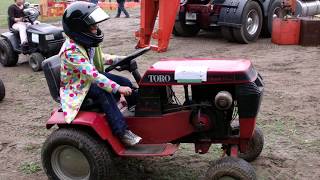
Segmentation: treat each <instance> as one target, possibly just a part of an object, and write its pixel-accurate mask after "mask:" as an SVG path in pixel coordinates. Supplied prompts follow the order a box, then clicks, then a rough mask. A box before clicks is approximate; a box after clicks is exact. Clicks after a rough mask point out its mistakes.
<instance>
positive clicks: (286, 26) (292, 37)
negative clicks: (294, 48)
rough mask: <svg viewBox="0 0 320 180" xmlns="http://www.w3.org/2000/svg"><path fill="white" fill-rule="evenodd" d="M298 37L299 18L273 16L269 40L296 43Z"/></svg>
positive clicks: (289, 43)
mask: <svg viewBox="0 0 320 180" xmlns="http://www.w3.org/2000/svg"><path fill="white" fill-rule="evenodd" d="M299 39H300V19H297V18H289V19H281V18H275V19H273V22H272V38H271V41H272V42H273V43H275V44H281V45H297V44H299Z"/></svg>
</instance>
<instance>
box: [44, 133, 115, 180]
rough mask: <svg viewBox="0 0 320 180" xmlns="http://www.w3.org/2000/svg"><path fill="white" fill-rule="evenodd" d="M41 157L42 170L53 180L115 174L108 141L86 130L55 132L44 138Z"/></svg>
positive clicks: (98, 178) (96, 179)
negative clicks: (103, 140) (105, 142)
mask: <svg viewBox="0 0 320 180" xmlns="http://www.w3.org/2000/svg"><path fill="white" fill-rule="evenodd" d="M41 156H42V165H43V169H44V171H45V172H46V174H47V176H48V178H49V179H51V180H62V179H63V180H74V179H78V180H107V179H112V176H113V173H112V171H113V163H112V160H111V158H110V153H109V151H108V149H107V146H106V144H104V142H102V141H101V140H98V139H96V138H94V137H92V136H91V135H90V134H89V133H87V132H85V131H81V130H77V129H71V128H62V129H58V130H56V131H54V132H53V133H52V134H51V135H50V136H49V137H48V138H47V140H46V141H45V143H44V145H43V147H42V154H41Z"/></svg>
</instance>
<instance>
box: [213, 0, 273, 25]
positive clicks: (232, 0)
mask: <svg viewBox="0 0 320 180" xmlns="http://www.w3.org/2000/svg"><path fill="white" fill-rule="evenodd" d="M249 1H250V0H225V1H224V2H223V3H221V4H220V5H221V6H222V8H221V11H220V15H219V19H218V25H221V26H229V27H234V28H241V26H242V21H241V20H242V16H243V10H244V7H245V6H246V4H247V3H248V2H249ZM255 1H256V2H258V3H259V5H260V7H262V8H261V10H262V13H263V16H267V14H268V13H267V9H268V8H269V2H270V1H271V0H255Z"/></svg>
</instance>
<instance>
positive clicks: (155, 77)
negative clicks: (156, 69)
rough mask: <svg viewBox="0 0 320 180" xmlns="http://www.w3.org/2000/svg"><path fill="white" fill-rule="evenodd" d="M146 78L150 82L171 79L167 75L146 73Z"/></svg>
mask: <svg viewBox="0 0 320 180" xmlns="http://www.w3.org/2000/svg"><path fill="white" fill-rule="evenodd" d="M148 78H149V81H150V82H151V83H153V82H156V83H157V82H160V83H164V82H170V80H171V77H170V76H169V75H148Z"/></svg>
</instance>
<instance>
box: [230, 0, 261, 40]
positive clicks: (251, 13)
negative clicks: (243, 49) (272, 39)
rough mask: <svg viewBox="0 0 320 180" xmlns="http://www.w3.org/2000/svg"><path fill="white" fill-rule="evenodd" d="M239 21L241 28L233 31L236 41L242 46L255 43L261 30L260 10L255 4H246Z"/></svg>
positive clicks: (250, 2)
mask: <svg viewBox="0 0 320 180" xmlns="http://www.w3.org/2000/svg"><path fill="white" fill-rule="evenodd" d="M241 21H242V23H241V24H242V26H241V28H234V29H233V35H234V37H235V39H236V41H237V42H239V43H244V44H248V43H250V42H254V41H256V40H257V39H258V37H259V35H260V32H261V28H262V10H261V8H260V6H259V4H258V3H257V2H255V1H248V2H247V4H246V5H245V7H244V10H243V14H242V20H241Z"/></svg>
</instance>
